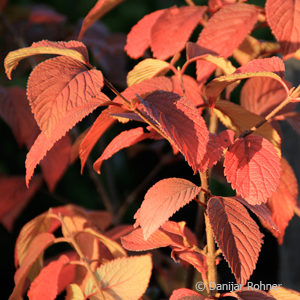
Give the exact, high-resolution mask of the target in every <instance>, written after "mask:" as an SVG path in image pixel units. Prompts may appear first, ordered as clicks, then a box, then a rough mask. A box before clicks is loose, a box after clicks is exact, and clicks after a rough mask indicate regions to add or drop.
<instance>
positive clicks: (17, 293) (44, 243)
mask: <svg viewBox="0 0 300 300" xmlns="http://www.w3.org/2000/svg"><path fill="white" fill-rule="evenodd" d="M54 239H55V237H54V235H53V234H51V233H40V234H38V235H37V236H36V237H35V238H34V239H33V241H32V243H31V244H30V246H29V247H28V251H27V254H26V256H25V257H24V263H23V264H22V266H21V267H20V268H19V269H18V270H17V271H16V273H15V288H14V290H13V292H12V294H11V295H10V297H9V300H14V299H21V298H22V294H23V288H24V284H25V280H26V278H27V275H28V273H29V271H30V269H31V267H32V265H33V264H34V263H35V261H36V260H37V259H38V258H39V257H40V255H41V254H43V252H44V251H45V249H46V248H47V247H49V246H50V245H51V244H52V243H53V241H54Z"/></svg>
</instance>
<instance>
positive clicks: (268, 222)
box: [234, 197, 280, 235]
mask: <svg viewBox="0 0 300 300" xmlns="http://www.w3.org/2000/svg"><path fill="white" fill-rule="evenodd" d="M234 199H236V200H237V201H239V202H241V203H242V204H243V205H244V206H246V207H247V208H248V209H250V210H251V211H252V212H253V213H254V214H256V216H257V217H258V218H259V219H260V220H261V222H262V224H263V225H264V226H265V227H266V228H267V229H268V230H270V231H271V232H272V233H273V234H274V235H276V234H278V233H279V232H280V231H279V229H278V227H277V225H276V224H275V223H274V222H273V220H272V214H271V211H270V209H269V208H268V206H267V205H266V204H265V203H261V204H260V205H251V204H249V203H248V202H247V201H246V200H244V199H243V198H240V197H234Z"/></svg>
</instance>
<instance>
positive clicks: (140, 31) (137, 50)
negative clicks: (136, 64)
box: [125, 9, 166, 59]
mask: <svg viewBox="0 0 300 300" xmlns="http://www.w3.org/2000/svg"><path fill="white" fill-rule="evenodd" d="M165 11H166V10H165V9H161V10H157V11H155V12H153V13H151V14H148V15H146V16H144V17H143V18H142V19H141V20H139V22H138V23H137V24H136V25H134V26H133V27H132V28H131V30H130V32H129V34H128V35H127V43H126V46H125V51H126V52H127V54H128V55H129V56H130V57H131V58H135V59H137V58H139V57H141V56H142V55H143V54H144V52H145V51H146V49H147V48H148V47H149V46H150V41H151V40H150V36H151V30H152V27H153V25H154V24H155V22H156V21H157V19H158V18H159V17H160V16H161V15H162V14H163V13H164V12H165Z"/></svg>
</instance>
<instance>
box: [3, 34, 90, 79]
mask: <svg viewBox="0 0 300 300" xmlns="http://www.w3.org/2000/svg"><path fill="white" fill-rule="evenodd" d="M37 54H57V55H64V56H67V57H69V58H72V59H75V60H76V61H78V62H81V63H84V64H86V63H87V64H88V61H89V59H88V52H87V49H86V47H85V45H84V44H82V43H81V42H78V41H69V42H51V41H47V40H43V41H40V42H37V43H33V44H32V45H31V46H30V47H27V48H21V49H18V50H15V51H11V52H9V53H8V55H7V56H6V57H5V60H4V67H5V72H6V75H7V77H8V78H9V79H11V72H12V71H13V70H14V69H15V68H16V67H17V65H18V64H19V61H21V60H22V59H24V58H26V57H29V56H32V55H37Z"/></svg>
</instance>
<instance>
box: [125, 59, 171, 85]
mask: <svg viewBox="0 0 300 300" xmlns="http://www.w3.org/2000/svg"><path fill="white" fill-rule="evenodd" d="M169 65H170V64H169V63H168V62H165V61H163V60H159V59H154V58H147V59H144V60H143V61H141V62H139V63H138V64H137V65H136V66H135V67H134V68H133V69H132V70H131V71H130V72H129V73H128V75H127V84H128V86H131V85H134V84H136V83H139V82H141V81H143V80H145V79H150V78H153V77H155V76H159V75H163V73H164V72H165V71H167V70H168V69H169Z"/></svg>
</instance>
